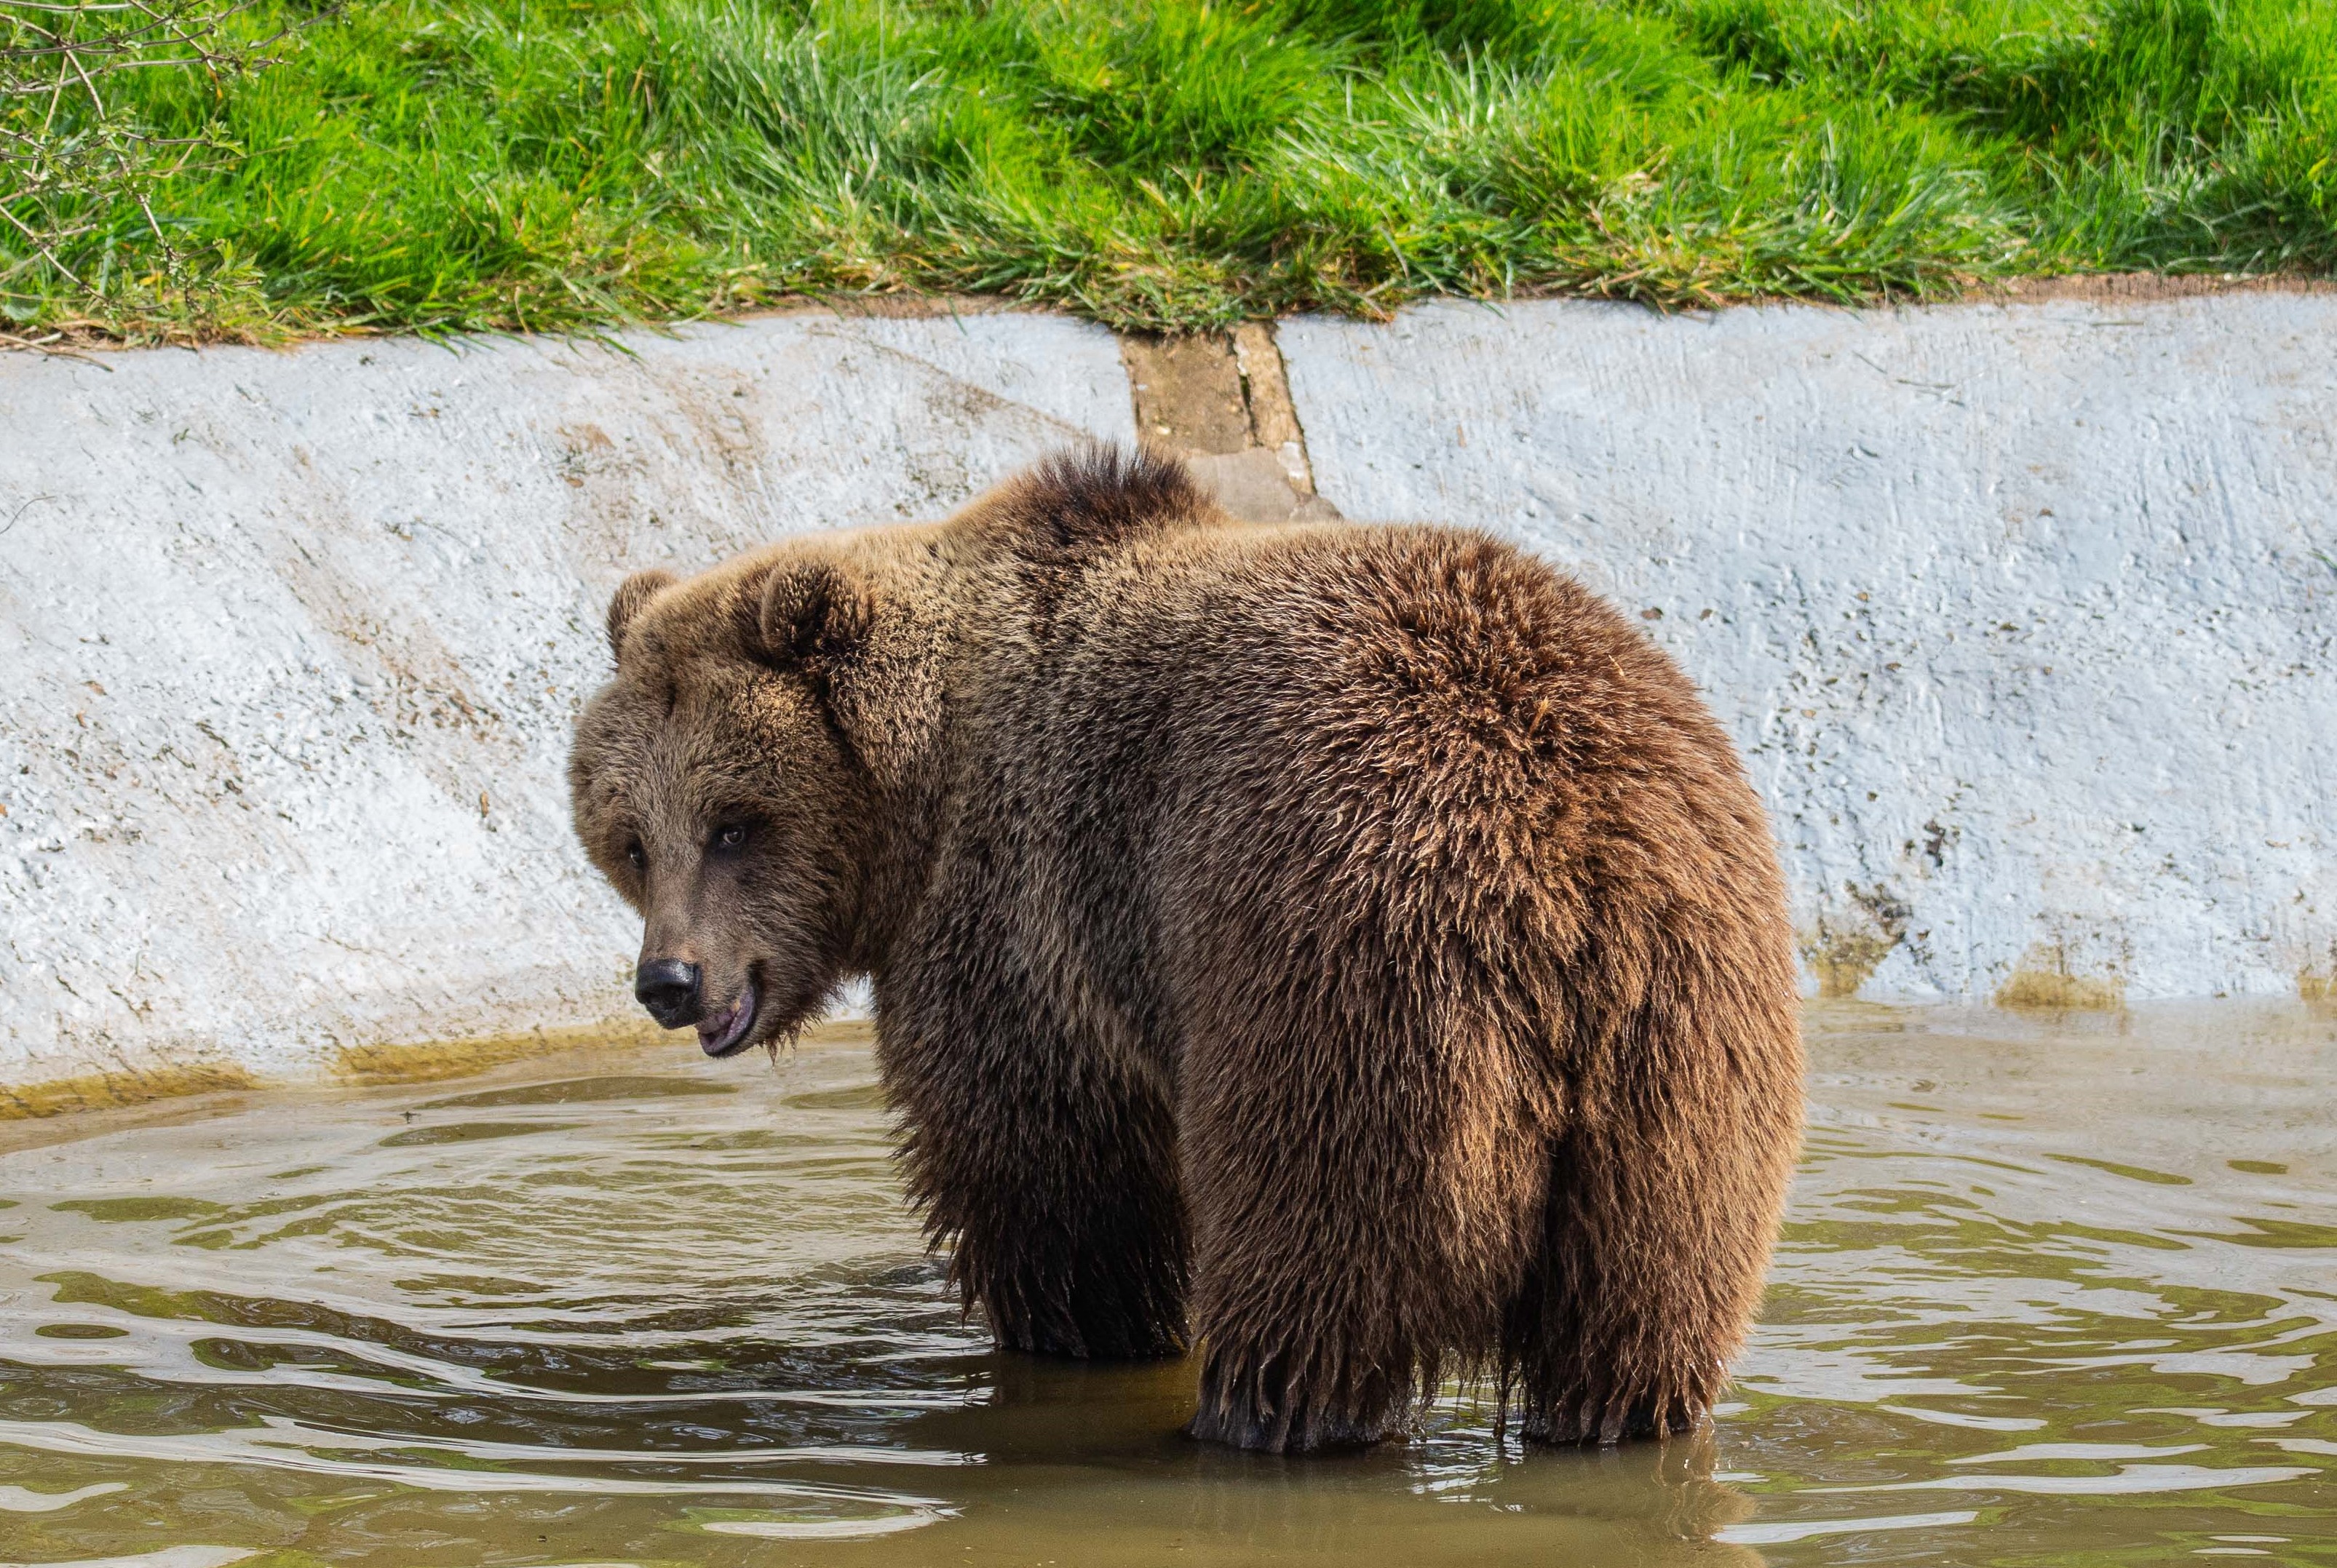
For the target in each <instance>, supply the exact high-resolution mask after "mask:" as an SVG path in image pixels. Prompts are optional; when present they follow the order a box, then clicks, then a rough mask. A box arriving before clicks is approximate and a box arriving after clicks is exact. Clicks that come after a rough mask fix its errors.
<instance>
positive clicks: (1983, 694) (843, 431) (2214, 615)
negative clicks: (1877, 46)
mask: <svg viewBox="0 0 2337 1568" xmlns="http://www.w3.org/2000/svg"><path fill="white" fill-rule="evenodd" d="M1280 341H1281V346H1282V350H1283V354H1284V357H1285V358H1286V362H1287V364H1286V369H1287V375H1288V384H1289V387H1290V392H1291V395H1292V397H1293V399H1294V400H1295V407H1296V414H1297V415H1298V423H1299V424H1301V425H1303V429H1304V436H1305V451H1302V452H1301V453H1298V462H1297V463H1296V467H1294V468H1293V470H1292V472H1296V473H1299V474H1301V475H1302V476H1303V474H1304V472H1305V459H1306V458H1307V457H1308V456H1310V455H1311V459H1312V472H1313V474H1314V477H1315V484H1316V486H1317V488H1318V489H1319V492H1320V494H1321V497H1322V499H1323V501H1325V502H1330V503H1332V504H1335V506H1336V507H1337V508H1338V509H1339V510H1340V511H1343V512H1344V513H1345V514H1346V515H1348V516H1350V517H1419V518H1427V519H1432V520H1437V521H1453V522H1465V523H1474V524H1478V525H1481V526H1484V527H1489V528H1491V529H1494V530H1497V531H1501V532H1503V533H1505V534H1508V535H1510V536H1511V537H1513V538H1516V539H1519V540H1521V541H1525V542H1526V543H1528V544H1530V545H1531V546H1532V547H1533V548H1535V549H1538V550H1542V551H1544V552H1546V553H1547V554H1549V555H1550V557H1551V558H1553V559H1554V560H1559V561H1560V562H1562V563H1565V564H1567V565H1569V566H1570V567H1571V568H1573V569H1574V570H1578V571H1579V572H1580V573H1581V574H1582V575H1583V576H1585V577H1586V578H1587V579H1589V580H1590V581H1591V582H1592V583H1594V584H1595V585H1596V586H1598V587H1599V588H1600V589H1603V590H1605V591H1607V592H1609V593H1610V594H1612V595H1614V596H1616V597H1617V598H1618V599H1620V601H1621V602H1622V603H1623V604H1624V605H1625V607H1626V608H1627V609H1628V610H1630V611H1631V612H1632V613H1634V614H1637V615H1640V616H1642V617H1644V618H1645V624H1646V626H1647V628H1648V631H1649V632H1650V633H1651V634H1652V635H1653V636H1655V637H1657V638H1658V639H1660V640H1661V641H1663V642H1664V643H1665V644H1666V645H1667V646H1668V647H1670V648H1673V649H1674V650H1675V651H1676V652H1677V654H1678V655H1679V657H1681V658H1682V659H1683V660H1684V661H1685V662H1686V664H1687V667H1688V668H1689V669H1690V670H1691V672H1692V673H1694V674H1695V675H1696V677H1697V678H1698V679H1699V680H1701V681H1702V682H1704V683H1705V685H1706V689H1707V690H1708V691H1709V692H1710V694H1711V696H1712V699H1713V702H1714V705H1715V706H1716V708H1717V709H1718V710H1719V711H1720V712H1721V714H1722V715H1723V716H1724V717H1725V718H1726V720H1727V722H1728V723H1730V724H1731V725H1732V726H1734V728H1735V730H1736V734H1737V735H1738V736H1739V738H1740V740H1741V742H1742V744H1743V745H1744V746H1745V751H1746V753H1747V755H1748V759H1749V761H1750V762H1751V764H1752V766H1753V768H1754V772H1755V777H1756V780H1757V782H1758V783H1759V784H1760V785H1761V787H1762V789H1763V790H1764V791H1765V794H1767V796H1768V798H1769V800H1770V802H1771V805H1772V809H1773V811H1774V812H1775V818H1776V822H1777V826H1778V830H1779V833H1780V837H1781V840H1782V842H1783V843H1784V847H1785V854H1786V861H1787V865H1788V869H1789V871H1790V872H1791V875H1792V877H1793V881H1794V897H1795V900H1796V905H1797V918H1798V920H1800V922H1801V924H1802V926H1803V928H1804V932H1805V934H1806V936H1807V938H1808V940H1809V953H1810V957H1811V960H1812V977H1811V979H1812V984H1813V985H1814V986H1815V985H1817V984H1819V983H1820V982H1821V981H1824V982H1825V983H1829V984H1831V985H1833V987H1835V988H1836V989H1850V988H1853V987H1858V988H1862V992H1861V994H1863V995H1867V996H1871V997H1893V996H1923V995H1934V994H1955V995H1970V994H1975V993H1977V994H1982V995H1986V994H1992V993H1994V992H1996V991H1997V990H1998V989H2000V987H2002V986H2004V985H2005V984H2006V982H2007V981H2008V980H2010V981H2012V982H2013V984H2014V988H2015V990H2016V992H2020V991H2022V990H2023V989H2024V988H2025V994H2029V995H2031V996H2034V997H2037V998H2039V999H2045V1000H2053V999H2059V1000H2064V1001H2068V1000H2076V1001H2107V1000H2109V999H2112V998H2115V997H2116V996H2117V995H2120V994H2123V995H2124V996H2126V997H2129V998H2141V997H2148V996H2162V995H2203V994H2210V993H2214V992H2219V991H2234V992H2236V991H2256V992H2271V991H2280V990H2291V991H2293V990H2294V989H2297V987H2298V986H2299V984H2300V976H2302V977H2304V979H2303V983H2304V984H2305V985H2307V986H2308V987H2309V986H2312V985H2315V984H2319V983H2322V980H2320V979H2316V978H2315V977H2325V976H2326V975H2327V973H2328V972H2329V970H2330V969H2331V968H2332V959H2333V958H2337V954H2332V950H2331V944H2332V940H2337V855H2332V823H2331V812H2332V805H2331V801H2330V791H2329V781H2330V780H2331V778H2332V774H2337V766H2332V765H2337V658H2332V648H2333V647H2337V452H2332V428H2337V298H2332V297H2326V296H2320V297H2288V296H2264V295H2257V296H2230V297H2220V298H2211V299H2203V300H2190V301H2176V302H2168V303H2161V304H2152V305H2132V304H2128V305H2118V306H2110V307H2102V306H2084V305H2075V304H2064V305H2039V306H2024V307H2005V308H1996V307H1954V308H1941V309H1934V310H1917V311H1906V312H1899V313H1885V314H1867V315H1853V314H1847V313H1840V312H1831V311H1819V310H1804V309H1788V310H1745V311H1736V312H1731V313H1728V314H1726V315H1722V316H1718V317H1669V318H1666V317H1654V316H1650V315H1648V314H1646V313H1643V312H1640V311H1638V310H1634V309H1629V308H1624V307H1602V306H1596V305H1582V304H1565V305H1559V304H1552V305H1533V306H1520V307H1511V308H1510V309H1508V310H1506V311H1503V312H1500V313H1496V312H1493V311H1491V310H1486V309H1482V308H1476V307H1437V308H1432V309H1427V310H1423V311H1418V312H1414V313H1412V314H1410V315H1407V316H1406V317H1403V319H1401V320H1400V321H1398V322H1397V323H1394V324H1393V325H1389V326H1369V325H1359V324H1354V323H1344V322H1334V321H1323V320H1308V321H1299V322H1293V323H1287V324H1286V325H1285V326H1283V328H1282V329H1281V334H1280ZM1257 352H1258V345H1257V344H1252V345H1250V355H1251V357H1252V358H1254V357H1255V355H1256V354H1257ZM1227 356H1231V357H1227ZM1142 357H1143V356H1141V355H1139V356H1138V358H1139V360H1142ZM1201 357H1203V358H1207V357H1208V356H1206V355H1204V356H1201ZM1218 357H1221V358H1227V363H1228V364H1232V363H1234V361H1235V360H1238V359H1240V353H1239V346H1226V347H1225V348H1224V353H1223V354H1222V355H1219V356H1218ZM1244 363H1245V364H1246V363H1247V362H1246V361H1245V362H1244ZM1224 368H1225V367H1224V366H1222V365H1220V366H1217V369H1219V370H1224ZM1238 368H1239V367H1238V366H1237V369H1238ZM1254 373H1255V374H1254ZM1219 379H1220V380H1224V381H1225V383H1226V385H1227V387H1231V388H1233V389H1234V390H1233V391H1232V392H1228V393H1227V394H1226V395H1227V396H1228V397H1235V398H1237V399H1238V400H1240V401H1242V402H1243V403H1245V404H1248V405H1250V406H1249V407H1248V417H1249V421H1250V424H1251V425H1252V426H1253V428H1252V430H1251V431H1250V433H1249V435H1248V436H1247V438H1246V439H1247V440H1248V441H1249V442H1250V443H1251V444H1256V443H1257V442H1261V441H1266V437H1265V436H1262V435H1259V434H1258V432H1259V431H1262V430H1265V429H1266V426H1267V425H1272V426H1274V429H1275V431H1276V432H1277V434H1276V435H1275V437H1274V439H1276V440H1280V439H1281V438H1282V437H1281V435H1280V434H1279V433H1278V432H1281V431H1282V429H1283V426H1284V424H1286V412H1287V411H1284V412H1283V413H1276V414H1274V417H1272V418H1265V417H1264V416H1263V415H1262V414H1261V413H1260V410H1259V409H1258V408H1257V406H1255V405H1256V404H1257V400H1258V398H1259V397H1260V396H1262V395H1264V394H1263V393H1261V391H1260V390H1259V389H1260V388H1261V387H1264V386H1267V385H1269V384H1274V385H1278V382H1277V378H1276V377H1273V376H1271V375H1264V374H1263V370H1262V368H1261V367H1260V366H1257V365H1251V366H1249V368H1247V369H1241V370H1240V373H1239V374H1238V375H1236V374H1235V372H1234V371H1226V372H1225V375H1222V376H1220V377H1219ZM1212 385H1215V384H1214V383H1212ZM1219 390H1223V389H1219ZM1149 395H1152V396H1153V403H1154V405H1155V406H1156V407H1157V408H1162V409H1167V408H1173V407H1175V406H1179V405H1178V404H1176V401H1175V399H1173V398H1169V399H1168V400H1166V401H1163V400H1162V398H1161V397H1160V396H1159V394H1157V393H1156V394H1149ZM1268 412H1269V413H1271V412H1273V411H1268ZM1159 417H1161V418H1163V419H1167V418H1169V417H1170V415H1169V414H1160V415H1159ZM1163 428H1164V429H1166V428H1168V426H1163ZM1080 433H1095V434H1100V435H1103V436H1107V437H1110V438H1115V439H1122V440H1125V439H1129V438H1130V437H1131V436H1132V435H1133V434H1134V425H1133V422H1132V415H1131V413H1130V400H1129V379H1128V376H1127V375H1126V373H1125V372H1124V370H1123V367H1122V362H1121V356H1120V347H1119V346H1117V345H1116V344H1115V343H1114V341H1113V340H1112V338H1111V337H1110V335H1108V334H1106V333H1104V332H1102V331H1100V329H1097V328H1093V327H1090V326H1082V325H1079V324H1076V323H1071V322H1068V321H1063V320H1060V319H1055V318H1051V317H1034V316H1024V315H1011V314H988V315H973V316H968V317H963V319H953V318H950V317H932V318H923V319H865V318H855V319H839V318H836V317H833V316H827V315H807V316H798V317H781V318H774V319H767V320H762V321H758V322H753V323H749V324H746V325H743V326H729V327H721V326H711V327H702V328H693V329H690V330H688V331H685V332H683V333H680V334H679V335H677V336H671V337H663V336H652V335H647V334H640V335H626V336H623V337H622V339H621V345H620V346H617V347H598V346H562V345H548V344H539V343H517V342H495V343H481V344H473V345H465V346H463V347H462V348H461V349H460V351H459V352H451V351H449V350H447V349H445V348H442V347H437V346H429V345H425V344H420V343H413V342H382V343H342V344H328V345H321V346H311V347H308V348H303V349H300V350H298V351H296V352H291V353H286V354H272V353H267V352H261V351H253V350H222V351H213V352H210V353H205V354H202V355H191V354H185V353H179V352H168V351H165V352H154V353H137V354H118V355H104V356H103V358H102V361H100V362H98V363H84V362H78V361H73V360H65V359H42V358H35V357H31V356H25V355H12V356H5V357H0V812H5V815H0V1086H5V1085H18V1086H21V1085H25V1084H31V1083H37V1082H42V1081H44V1080H53V1079H59V1078H65V1077H71V1076H78V1075H83V1074H91V1073H103V1074H112V1075H116V1076H148V1077H152V1076H153V1075H154V1074H155V1073H156V1072H157V1071H158V1070H160V1069H163V1068H176V1067H185V1066H191V1065H192V1066H200V1065H202V1064H224V1065H226V1066H230V1067H232V1068H234V1069H235V1070H237V1071H249V1072H253V1073H295V1072H300V1071H306V1070H313V1069H316V1068H318V1067H323V1066H332V1065H333V1064H334V1063H335V1062H337V1061H340V1062H343V1063H346V1060H347V1052H349V1051H350V1050H351V1049H353V1048H362V1047H370V1046H375V1045H378V1044H381V1043H384V1042H398V1041H413V1040H424V1039H447V1038H459V1037H474V1036H484V1035H496V1034H504V1033H513V1032H518V1031H522V1030H526V1029H532V1028H537V1027H559V1026H562V1025H577V1024H587V1023H594V1022H598V1021H601V1020H604V1019H608V1018H612V1017H618V1016H622V1015H623V1014H625V1013H626V1012H628V1011H629V1008H628V1004H627V1000H626V998H625V996H624V992H623V988H622V977H623V971H624V969H625V966H626V964H627V962H628V961H629V959H630V957H631V950H632V948H633V945H634V942H635V940H636V935H635V932H634V930H632V928H631V921H630V920H629V919H628V918H627V917H626V916H625V915H624V913H623V911H621V908H620V906H618V905H617V903H616V902H615V901H614V900H613V899H612V898H611V896H610V895H609V894H608V893H607V892H606V891H605V890H604V889H602V888H601V886H600V885H599V884H598V883H597V881H595V880H594V879H593V878H592V876H591V874H590V873H589V872H588V871H587V870H586V868H585V867H584V866H583V864H582V860H581V858H580V857H579V856H578V855H577V853H576V852H575V851H574V849H573V847H572V844H571V842H570V840H569V835H568V828H567V813H566V803H565V798H564V780H563V776H562V770H563V766H564V758H565V751H566V744H567V732H568V726H569V722H570V718H571V716H572V714H573V712H574V710H575V707H576V706H577V704H578V703H579V701H580V700H581V699H582V696H583V695H584V694H585V693H587V692H588V691H589V690H590V689H591V688H592V687H593V686H594V685H595V684H597V683H598V682H599V681H600V680H601V678H602V677H603V675H604V673H605V670H606V667H607V656H606V653H605V650H604V648H603V646H602V643H601V631H600V620H601V609H602V606H603V604H604V603H605V600H606V596H607V593H608V590H609V589H610V588H611V586H613V585H614V584H615V583H616V582H617V581H618V580H619V579H621V577H622V576H623V575H624V574H625V573H626V572H628V571H631V570H634V569H636V568H639V567H641V566H646V565H650V564H668V565H671V566H674V567H676V568H677V569H680V570H689V569H690V568H693V567H696V566H699V565H703V564H705V563H708V562H710V561H713V560H719V559H720V558H722V557H724V556H726V555H728V554H730V553H733V552H735V551H737V550H740V549H743V548H746V547H747V546H748V545H750V544H753V543H755V542H757V541H761V540H765V539H768V538H769V537H772V536H774V535H777V534H779V533H784V532H787V531H794V530H801V529H812V528H821V527H831V526H840V525H859V524H865V523H869V522H874V521H885V520H888V519H895V518H903V519H905V518H911V517H921V516H930V515H934V514H936V513H939V512H942V511H946V510H948V509H949V508H950V507H951V506H953V505H954V504H955V503H956V502H960V501H962V500H963V499H964V498H966V497H968V496H970V495H971V494H973V492H976V491H978V490H979V489H981V488H982V487H983V485H985V484H987V483H988V482H991V481H992V480H993V479H995V478H998V477H1000V476H1002V475H1003V474H1004V473H1006V472H1009V471H1011V470H1012V469H1013V468H1015V467H1017V466H1019V465H1021V464H1022V463H1026V462H1028V461H1030V460H1031V459H1032V458H1033V457H1035V456H1037V455H1038V454H1040V453H1042V452H1044V451H1046V450H1047V449H1049V448H1051V447H1053V446H1055V445H1058V444H1060V443H1062V442H1063V441H1065V440H1066V439H1068V438H1071V437H1072V436H1075V435H1077V434H1080ZM1267 444H1268V445H1271V442H1267ZM1209 450H1211V451H1214V450H1215V449H1214V448H1210V449H1209ZM1237 455H1239V454H1237ZM1302 499H1303V498H1302ZM1289 500H1290V498H1288V497H1282V498H1281V502H1280V504H1287V503H1288V502H1289ZM1308 504H1313V503H1311V502H1310V503H1308ZM6 1104H7V1101H6V1096H5V1095H0V1111H5V1109H6Z"/></svg>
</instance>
